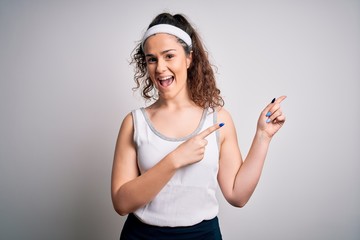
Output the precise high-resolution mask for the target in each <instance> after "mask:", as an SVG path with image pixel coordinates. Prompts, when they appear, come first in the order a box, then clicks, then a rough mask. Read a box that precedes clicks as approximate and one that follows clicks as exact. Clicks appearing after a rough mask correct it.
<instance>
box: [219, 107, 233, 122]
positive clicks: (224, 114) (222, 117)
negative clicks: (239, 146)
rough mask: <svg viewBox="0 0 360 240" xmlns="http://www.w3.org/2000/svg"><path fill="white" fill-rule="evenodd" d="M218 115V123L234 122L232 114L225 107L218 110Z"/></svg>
mask: <svg viewBox="0 0 360 240" xmlns="http://www.w3.org/2000/svg"><path fill="white" fill-rule="evenodd" d="M216 111H217V115H218V121H219V122H223V123H225V124H226V123H230V122H232V117H231V114H230V112H229V111H228V110H226V109H225V108H224V107H221V108H217V109H216Z"/></svg>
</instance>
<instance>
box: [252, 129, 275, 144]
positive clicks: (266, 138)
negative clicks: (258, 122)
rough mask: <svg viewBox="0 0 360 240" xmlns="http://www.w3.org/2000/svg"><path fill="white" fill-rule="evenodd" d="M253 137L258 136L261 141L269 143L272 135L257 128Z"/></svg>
mask: <svg viewBox="0 0 360 240" xmlns="http://www.w3.org/2000/svg"><path fill="white" fill-rule="evenodd" d="M255 138H258V139H259V140H260V141H261V142H265V143H270V142H271V139H272V136H269V134H268V133H266V132H265V131H263V130H257V131H256V133H255Z"/></svg>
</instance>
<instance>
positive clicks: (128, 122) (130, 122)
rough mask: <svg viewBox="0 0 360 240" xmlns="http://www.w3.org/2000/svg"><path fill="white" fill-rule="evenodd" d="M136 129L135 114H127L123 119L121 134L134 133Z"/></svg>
mask: <svg viewBox="0 0 360 240" xmlns="http://www.w3.org/2000/svg"><path fill="white" fill-rule="evenodd" d="M133 128H134V116H133V112H129V113H127V114H126V116H125V117H124V118H123V120H122V123H121V127H120V132H129V131H130V132H132V131H133Z"/></svg>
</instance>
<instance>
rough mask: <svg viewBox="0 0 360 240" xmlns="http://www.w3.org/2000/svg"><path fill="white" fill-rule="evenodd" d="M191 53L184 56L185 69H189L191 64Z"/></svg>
mask: <svg viewBox="0 0 360 240" xmlns="http://www.w3.org/2000/svg"><path fill="white" fill-rule="evenodd" d="M192 53H193V51H190V53H189V54H188V55H187V56H186V68H187V69H189V67H190V65H191V62H192Z"/></svg>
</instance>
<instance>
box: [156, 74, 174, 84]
mask: <svg viewBox="0 0 360 240" xmlns="http://www.w3.org/2000/svg"><path fill="white" fill-rule="evenodd" d="M158 81H159V83H160V85H161V86H162V87H168V86H170V85H171V84H172V82H173V81H174V77H173V76H169V77H164V78H158Z"/></svg>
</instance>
